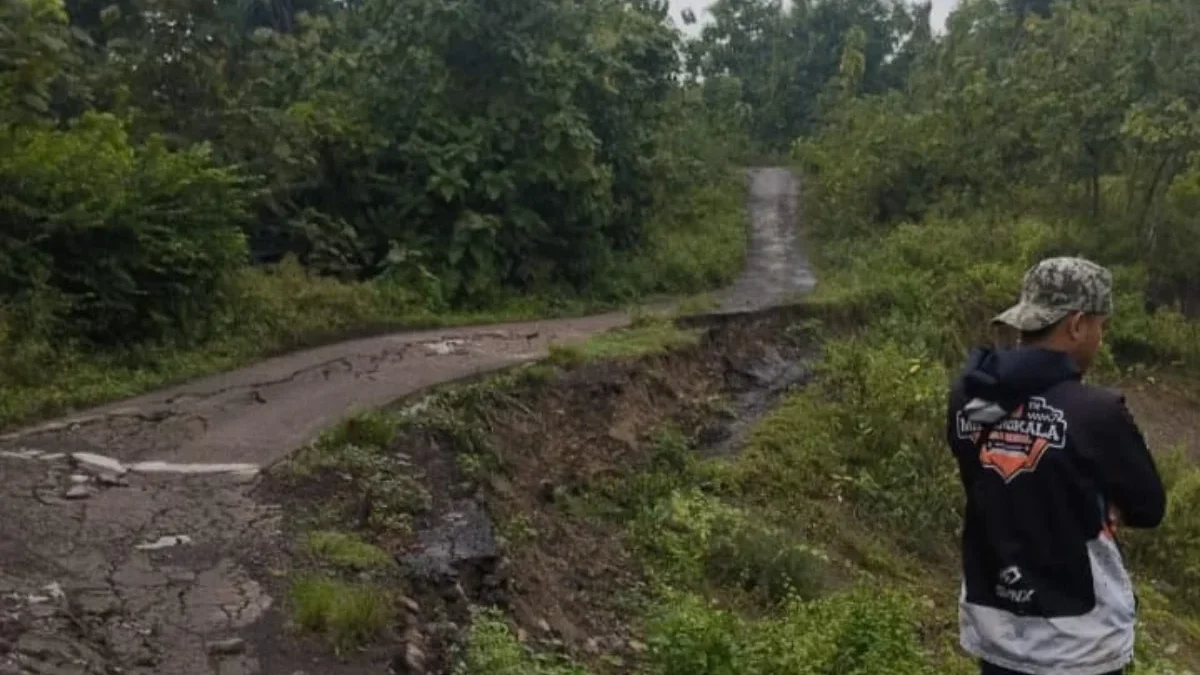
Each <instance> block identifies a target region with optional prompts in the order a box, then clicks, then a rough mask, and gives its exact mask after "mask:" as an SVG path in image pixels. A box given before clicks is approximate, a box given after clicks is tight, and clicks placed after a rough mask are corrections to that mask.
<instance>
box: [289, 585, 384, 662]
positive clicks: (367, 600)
mask: <svg viewBox="0 0 1200 675" xmlns="http://www.w3.org/2000/svg"><path fill="white" fill-rule="evenodd" d="M290 599H291V609H292V621H293V622H294V623H295V624H296V625H297V626H298V627H300V628H302V629H304V630H308V631H312V632H315V633H320V634H322V635H324V636H325V637H326V638H327V639H328V640H329V641H330V643H331V644H332V645H333V647H334V649H335V650H336V651H338V652H339V653H342V652H345V651H348V650H351V649H354V648H356V647H360V646H362V645H364V644H367V643H368V642H370V641H371V640H373V639H374V638H376V637H377V636H378V635H379V634H380V633H381V632H382V631H383V629H384V628H385V627H386V626H387V624H388V622H389V621H390V620H391V617H392V612H391V598H390V596H389V594H388V592H387V590H386V589H382V588H378V587H375V586H372V585H369V584H354V583H349V582H345V581H340V580H336V579H329V578H326V577H321V576H315V575H308V576H303V577H300V578H299V579H297V580H296V582H295V583H294V584H293V585H292V590H291V594H290Z"/></svg>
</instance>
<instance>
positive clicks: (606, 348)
mask: <svg viewBox="0 0 1200 675" xmlns="http://www.w3.org/2000/svg"><path fill="white" fill-rule="evenodd" d="M699 339H700V333H699V331H693V330H684V329H682V328H679V327H678V326H677V325H675V324H674V323H673V322H670V321H667V320H664V319H657V318H656V319H646V320H642V321H640V322H637V323H635V325H634V326H633V327H631V328H627V329H621V330H614V331H610V332H608V333H602V334H600V335H596V336H593V337H591V338H588V339H587V340H584V341H581V342H576V343H570V344H558V345H551V347H550V359H549V361H550V363H553V364H556V365H561V366H574V365H580V364H584V363H593V362H596V361H611V360H614V359H630V358H641V357H645V356H651V355H654V354H665V353H667V352H669V351H673V350H676V349H681V348H684V347H690V346H693V345H695V344H697V343H698V342H699Z"/></svg>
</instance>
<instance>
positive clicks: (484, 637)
mask: <svg viewBox="0 0 1200 675" xmlns="http://www.w3.org/2000/svg"><path fill="white" fill-rule="evenodd" d="M454 673H455V675H587V671H586V670H584V669H583V668H581V667H579V666H576V665H573V664H570V663H569V662H565V660H564V659H562V658H560V657H555V656H550V655H546V654H538V653H534V652H532V651H531V650H530V649H529V648H528V647H526V646H525V645H522V644H521V643H520V642H518V641H517V638H516V636H515V635H513V633H512V631H511V630H510V629H509V627H508V624H507V623H506V622H505V620H504V617H503V615H501V614H500V613H498V612H496V611H494V610H489V611H484V612H482V613H480V615H479V616H477V617H476V618H475V620H474V621H473V622H472V623H471V631H470V635H469V637H468V641H467V649H466V654H465V657H464V658H463V659H462V661H461V662H460V663H459V665H458V667H457V668H455V670H454Z"/></svg>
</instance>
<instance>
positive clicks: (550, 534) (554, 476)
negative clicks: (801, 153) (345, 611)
mask: <svg viewBox="0 0 1200 675" xmlns="http://www.w3.org/2000/svg"><path fill="white" fill-rule="evenodd" d="M793 314H794V312H774V313H770V314H763V315H756V316H752V317H742V318H740V319H738V320H736V321H731V320H716V321H715V322H714V323H712V324H711V325H709V326H708V327H707V328H706V332H705V334H704V338H703V339H702V341H701V344H699V345H698V346H696V347H690V348H686V349H683V350H681V351H677V352H674V353H671V354H668V355H663V356H658V357H651V358H649V359H648V360H639V361H624V362H622V361H617V362H604V363H598V364H595V365H588V366H582V367H579V368H577V369H573V370H569V371H565V372H559V373H558V374H557V375H555V376H554V377H553V378H551V379H550V380H548V381H541V380H538V381H535V382H533V383H520V382H518V383H516V384H509V385H508V386H507V387H506V388H505V389H504V390H502V391H498V392H496V393H495V394H493V395H488V394H484V395H483V404H482V406H480V407H477V408H476V409H475V410H474V412H473V415H474V416H476V418H477V419H478V420H481V421H483V423H484V424H485V425H486V429H487V445H488V448H487V452H488V453H489V454H493V453H494V455H495V457H496V459H497V460H498V469H497V470H495V471H492V472H490V473H489V475H487V476H486V477H484V478H483V479H482V480H481V481H479V482H472V481H468V480H467V479H466V477H465V476H464V475H463V474H462V472H461V471H459V470H458V469H457V465H458V464H457V462H456V461H455V457H456V455H457V454H459V453H464V452H470V451H472V449H471V448H464V447H461V446H462V443H461V442H459V443H456V442H455V440H454V439H453V438H451V437H449V436H448V435H447V434H444V433H437V432H432V433H431V432H429V431H423V430H413V431H409V432H406V433H404V434H403V435H402V436H401V437H400V438H399V439H398V440H397V441H396V443H395V446H394V451H395V452H397V453H400V452H402V453H404V454H405V455H406V456H408V457H411V458H412V459H413V465H414V466H415V467H420V468H419V469H418V470H417V471H416V472H415V475H416V477H418V479H419V480H420V482H421V483H422V484H423V486H424V488H425V489H427V490H428V491H429V493H430V495H431V497H432V500H431V509H430V510H429V511H428V512H427V513H425V514H424V515H423V518H422V519H421V522H420V524H421V526H422V527H420V528H418V532H417V533H416V534H415V535H414V536H412V537H410V538H409V539H408V540H407V541H401V542H395V544H394V546H393V548H392V552H394V553H396V554H397V555H398V557H399V558H400V559H401V560H402V561H403V560H410V558H408V556H411V555H412V554H417V555H420V553H421V551H422V549H426V548H428V547H429V545H430V537H429V536H427V535H428V534H429V533H430V532H431V531H435V530H437V529H438V528H439V527H440V523H442V522H443V521H444V520H445V515H446V514H447V513H453V514H455V515H458V516H460V517H461V518H462V520H463V521H466V524H465V525H464V527H466V528H483V529H487V528H490V527H491V526H492V524H493V523H494V524H495V527H496V528H497V529H498V530H499V531H500V532H501V533H508V534H509V535H510V537H513V538H514V539H512V540H510V541H508V542H507V543H504V544H498V545H495V548H494V550H493V549H491V548H485V549H484V550H482V551H476V552H475V553H472V554H468V555H464V556H462V557H461V559H457V560H455V561H454V565H453V566H454V569H453V571H451V572H449V573H448V574H447V575H445V576H437V575H433V574H431V573H430V572H429V571H428V570H425V569H411V567H412V565H410V566H409V567H410V569H409V572H410V577H411V579H412V585H411V586H410V587H409V588H408V589H407V590H408V593H409V595H410V597H411V598H412V599H414V600H415V601H416V602H417V603H418V604H419V606H420V607H421V612H420V614H419V616H416V617H408V618H407V621H408V623H407V624H406V623H405V621H406V619H404V618H401V619H398V624H397V627H396V629H395V630H394V631H392V636H391V638H390V639H388V638H385V639H384V643H385V644H386V643H388V642H390V643H391V649H390V652H389V650H388V649H386V648H385V649H383V650H372V651H371V652H369V653H367V654H364V655H361V656H360V657H357V658H356V659H355V661H356V662H373V663H375V664H377V665H378V666H379V667H382V666H383V664H384V662H386V661H387V660H388V658H389V656H390V655H394V654H402V653H403V652H404V646H405V644H406V639H405V638H404V637H403V636H404V635H405V633H406V631H407V633H408V638H407V641H413V640H415V641H417V642H418V643H419V644H420V646H421V649H422V651H423V652H424V653H428V654H431V655H433V656H440V655H442V654H443V653H444V652H445V649H446V647H447V643H446V642H445V641H444V640H442V641H441V642H439V643H438V644H437V645H436V648H435V649H430V648H429V645H430V643H431V642H433V641H434V640H435V638H442V637H443V635H444V634H445V629H444V627H445V626H446V625H447V624H451V625H452V627H451V628H450V629H449V630H450V633H451V635H450V638H451V642H453V641H454V640H458V639H461V637H462V632H461V629H462V628H463V627H465V625H466V623H467V621H468V620H469V616H470V613H469V606H470V605H495V606H500V607H502V608H504V609H506V610H508V612H509V615H510V616H511V618H512V621H513V626H514V628H515V629H516V630H517V632H518V634H519V635H521V636H523V637H525V638H526V639H527V640H529V641H530V642H536V643H538V644H539V646H540V647H541V648H542V649H547V648H548V649H551V650H555V649H557V650H562V651H564V652H567V653H570V654H571V655H572V656H573V657H574V658H576V659H579V660H581V661H584V662H588V663H590V665H592V666H593V667H594V668H596V669H597V670H598V671H600V672H605V671H607V672H625V671H624V668H625V666H627V665H628V664H629V662H630V660H633V659H637V658H638V644H639V638H640V636H639V634H638V633H639V630H638V627H637V624H636V620H635V619H634V615H635V614H636V612H631V607H630V605H629V601H630V600H632V599H633V598H634V597H635V596H636V589H638V588H640V584H642V583H643V581H644V580H643V579H642V578H641V570H640V569H639V567H638V565H637V563H636V562H635V560H634V558H633V557H632V556H631V554H630V551H629V550H628V548H627V546H626V541H625V539H626V536H627V533H626V532H625V531H624V530H623V529H622V528H621V527H620V526H619V524H618V523H617V522H615V521H612V520H608V519H605V518H599V517H593V516H591V515H589V514H587V513H583V512H581V511H580V510H579V508H578V507H579V505H580V504H581V501H580V498H581V496H583V495H586V494H587V493H588V492H589V491H590V490H592V489H593V488H594V487H595V486H597V485H600V484H602V483H604V481H606V480H607V479H618V478H622V477H629V476H631V475H633V474H635V473H637V472H639V471H641V470H643V469H644V467H645V466H646V465H647V463H648V462H649V461H650V459H651V456H652V453H653V448H654V445H655V434H656V433H657V432H659V431H662V430H663V429H664V428H668V427H669V428H676V429H680V430H685V431H686V432H687V433H688V435H689V436H691V437H692V440H693V441H694V442H695V443H696V444H697V445H698V446H700V448H701V449H704V448H705V447H706V446H707V447H709V448H711V447H715V446H716V445H717V444H719V443H720V442H721V440H723V439H724V438H726V437H727V435H728V433H729V432H730V431H731V429H733V428H734V427H735V426H737V425H736V422H738V421H739V420H740V418H739V417H737V415H736V414H735V413H733V412H731V411H730V407H729V406H730V403H731V402H734V401H737V400H739V399H741V400H744V399H746V398H747V397H748V395H749V394H751V393H757V394H759V395H761V396H762V397H764V398H772V399H773V398H774V397H777V396H779V395H782V394H783V393H784V392H785V391H786V390H787V389H788V386H787V384H785V380H788V381H789V383H790V384H791V385H798V384H800V383H801V382H802V379H803V378H796V377H795V375H794V374H792V375H789V373H794V372H795V371H792V370H789V369H787V368H778V367H775V366H776V364H780V363H786V364H796V363H802V362H803V361H804V357H805V355H806V350H805V349H804V348H802V347H801V346H800V345H798V344H794V343H791V342H789V341H788V339H787V338H785V337H784V336H785V334H786V331H785V328H786V326H788V325H790V324H791V323H792V322H793V321H794V320H795V319H794V316H793ZM801 370H802V369H801ZM772 373H773V374H774V376H772V375H771V374H772ZM789 378H791V379H790V380H789ZM766 409H767V405H763V406H762V407H761V409H760V412H765V410H766ZM475 450H476V451H477V450H478V449H475ZM288 470H289V467H288V466H287V465H286V464H285V465H281V466H280V467H279V468H278V472H277V473H276V474H275V478H274V479H272V480H270V481H268V484H267V485H266V486H265V489H267V490H268V491H270V492H271V494H272V496H273V499H274V500H278V501H280V502H281V503H282V504H283V505H284V507H285V508H284V510H285V512H286V513H289V514H293V516H295V517H296V518H297V519H295V520H293V519H291V518H289V519H288V520H287V521H286V523H287V524H286V525H285V529H288V530H291V529H293V528H302V527H303V526H304V525H303V514H306V513H311V512H312V511H313V509H314V508H318V509H319V508H320V505H321V504H324V503H330V502H336V503H342V502H344V499H343V497H344V496H345V495H338V494H332V493H329V492H325V493H324V494H317V493H314V492H313V491H311V490H308V489H303V486H304V485H306V484H307V485H314V484H319V485H321V486H322V487H323V488H324V489H327V487H328V486H329V485H330V484H331V483H330V482H329V481H320V480H316V481H313V482H306V481H300V482H299V483H297V482H296V481H295V480H294V479H292V478H290V477H289V473H288ZM297 485H300V486H301V490H299V491H297V490H296V487H297ZM341 485H342V486H343V487H342V489H343V490H353V489H354V486H353V484H350V483H342V484H341ZM471 503H476V504H481V505H483V507H484V510H483V511H482V512H481V513H480V514H476V513H473V512H471V511H472V509H471V508H470V507H465V506H464V504H471ZM476 518H482V519H484V522H472V521H474V520H475V519H476ZM401 614H402V613H401ZM275 647H276V648H277V649H278V648H280V647H283V650H282V651H283V652H287V651H289V650H290V651H291V652H292V653H291V654H290V655H286V656H285V655H284V654H281V655H280V658H285V659H286V660H288V661H289V662H298V661H300V660H301V659H300V658H299V655H300V654H304V656H305V658H314V657H315V658H320V656H319V652H318V653H314V650H312V649H309V648H307V647H305V646H304V645H301V644H298V643H291V644H286V643H285V644H283V645H280V644H279V643H276V644H275ZM602 656H604V657H607V658H608V659H610V660H609V661H605V660H602V658H601V657H602ZM613 656H616V657H618V658H620V659H621V661H620V662H618V663H624V664H625V666H622V665H618V666H613V665H612V662H611V658H612V657H613ZM426 665H427V671H426V672H430V673H447V672H448V670H447V668H448V666H449V664H448V663H447V662H446V661H445V660H442V659H436V660H430V661H428V662H427V664H426ZM333 667H334V665H333V664H322V670H321V672H332V671H330V670H326V669H329V668H333ZM614 668H615V669H614ZM338 672H341V671H338ZM355 672H357V671H355ZM397 672H404V671H403V670H398V671H397Z"/></svg>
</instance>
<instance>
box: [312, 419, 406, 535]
mask: <svg viewBox="0 0 1200 675" xmlns="http://www.w3.org/2000/svg"><path fill="white" fill-rule="evenodd" d="M401 425H402V421H401V420H400V419H399V418H398V416H397V415H395V414H388V413H382V412H373V413H368V414H365V415H360V416H357V417H354V418H352V419H350V420H347V421H346V422H343V423H342V424H340V425H338V426H337V427H335V428H334V429H332V430H330V431H329V432H326V433H325V434H323V435H322V436H321V437H320V438H319V439H317V440H316V441H315V442H313V443H311V444H309V445H308V446H306V447H305V448H302V449H301V450H300V451H299V452H298V453H297V454H296V456H295V457H294V458H293V459H292V461H291V463H290V464H289V468H290V474H291V475H290V478H291V480H292V481H294V482H296V483H297V484H299V485H301V486H311V487H315V488H319V489H320V491H321V492H322V493H323V494H329V495H334V497H333V498H332V499H333V502H335V503H326V504H323V505H322V508H319V509H317V511H318V512H319V513H318V516H319V517H318V521H319V522H321V523H323V524H325V525H332V526H338V527H340V526H349V527H351V528H353V529H364V530H371V531H373V532H376V533H387V534H388V535H389V536H391V537H403V536H405V535H406V534H408V533H409V532H411V529H412V521H413V518H414V516H415V515H417V514H420V513H423V512H424V511H425V510H426V509H428V508H429V499H430V497H429V493H428V492H427V491H426V490H425V489H424V488H423V487H422V486H421V484H420V483H419V482H417V481H416V480H415V479H414V478H413V477H412V475H411V467H410V466H409V465H408V462H407V460H406V459H405V457H404V456H403V455H402V454H401V453H399V452H397V451H396V450H395V449H394V448H393V444H394V442H395V439H396V437H397V434H398V433H399V430H400V429H401ZM339 482H340V483H350V484H353V486H354V488H353V489H349V490H340V489H336V488H334V487H332V486H333V485H334V484H335V483H339Z"/></svg>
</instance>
